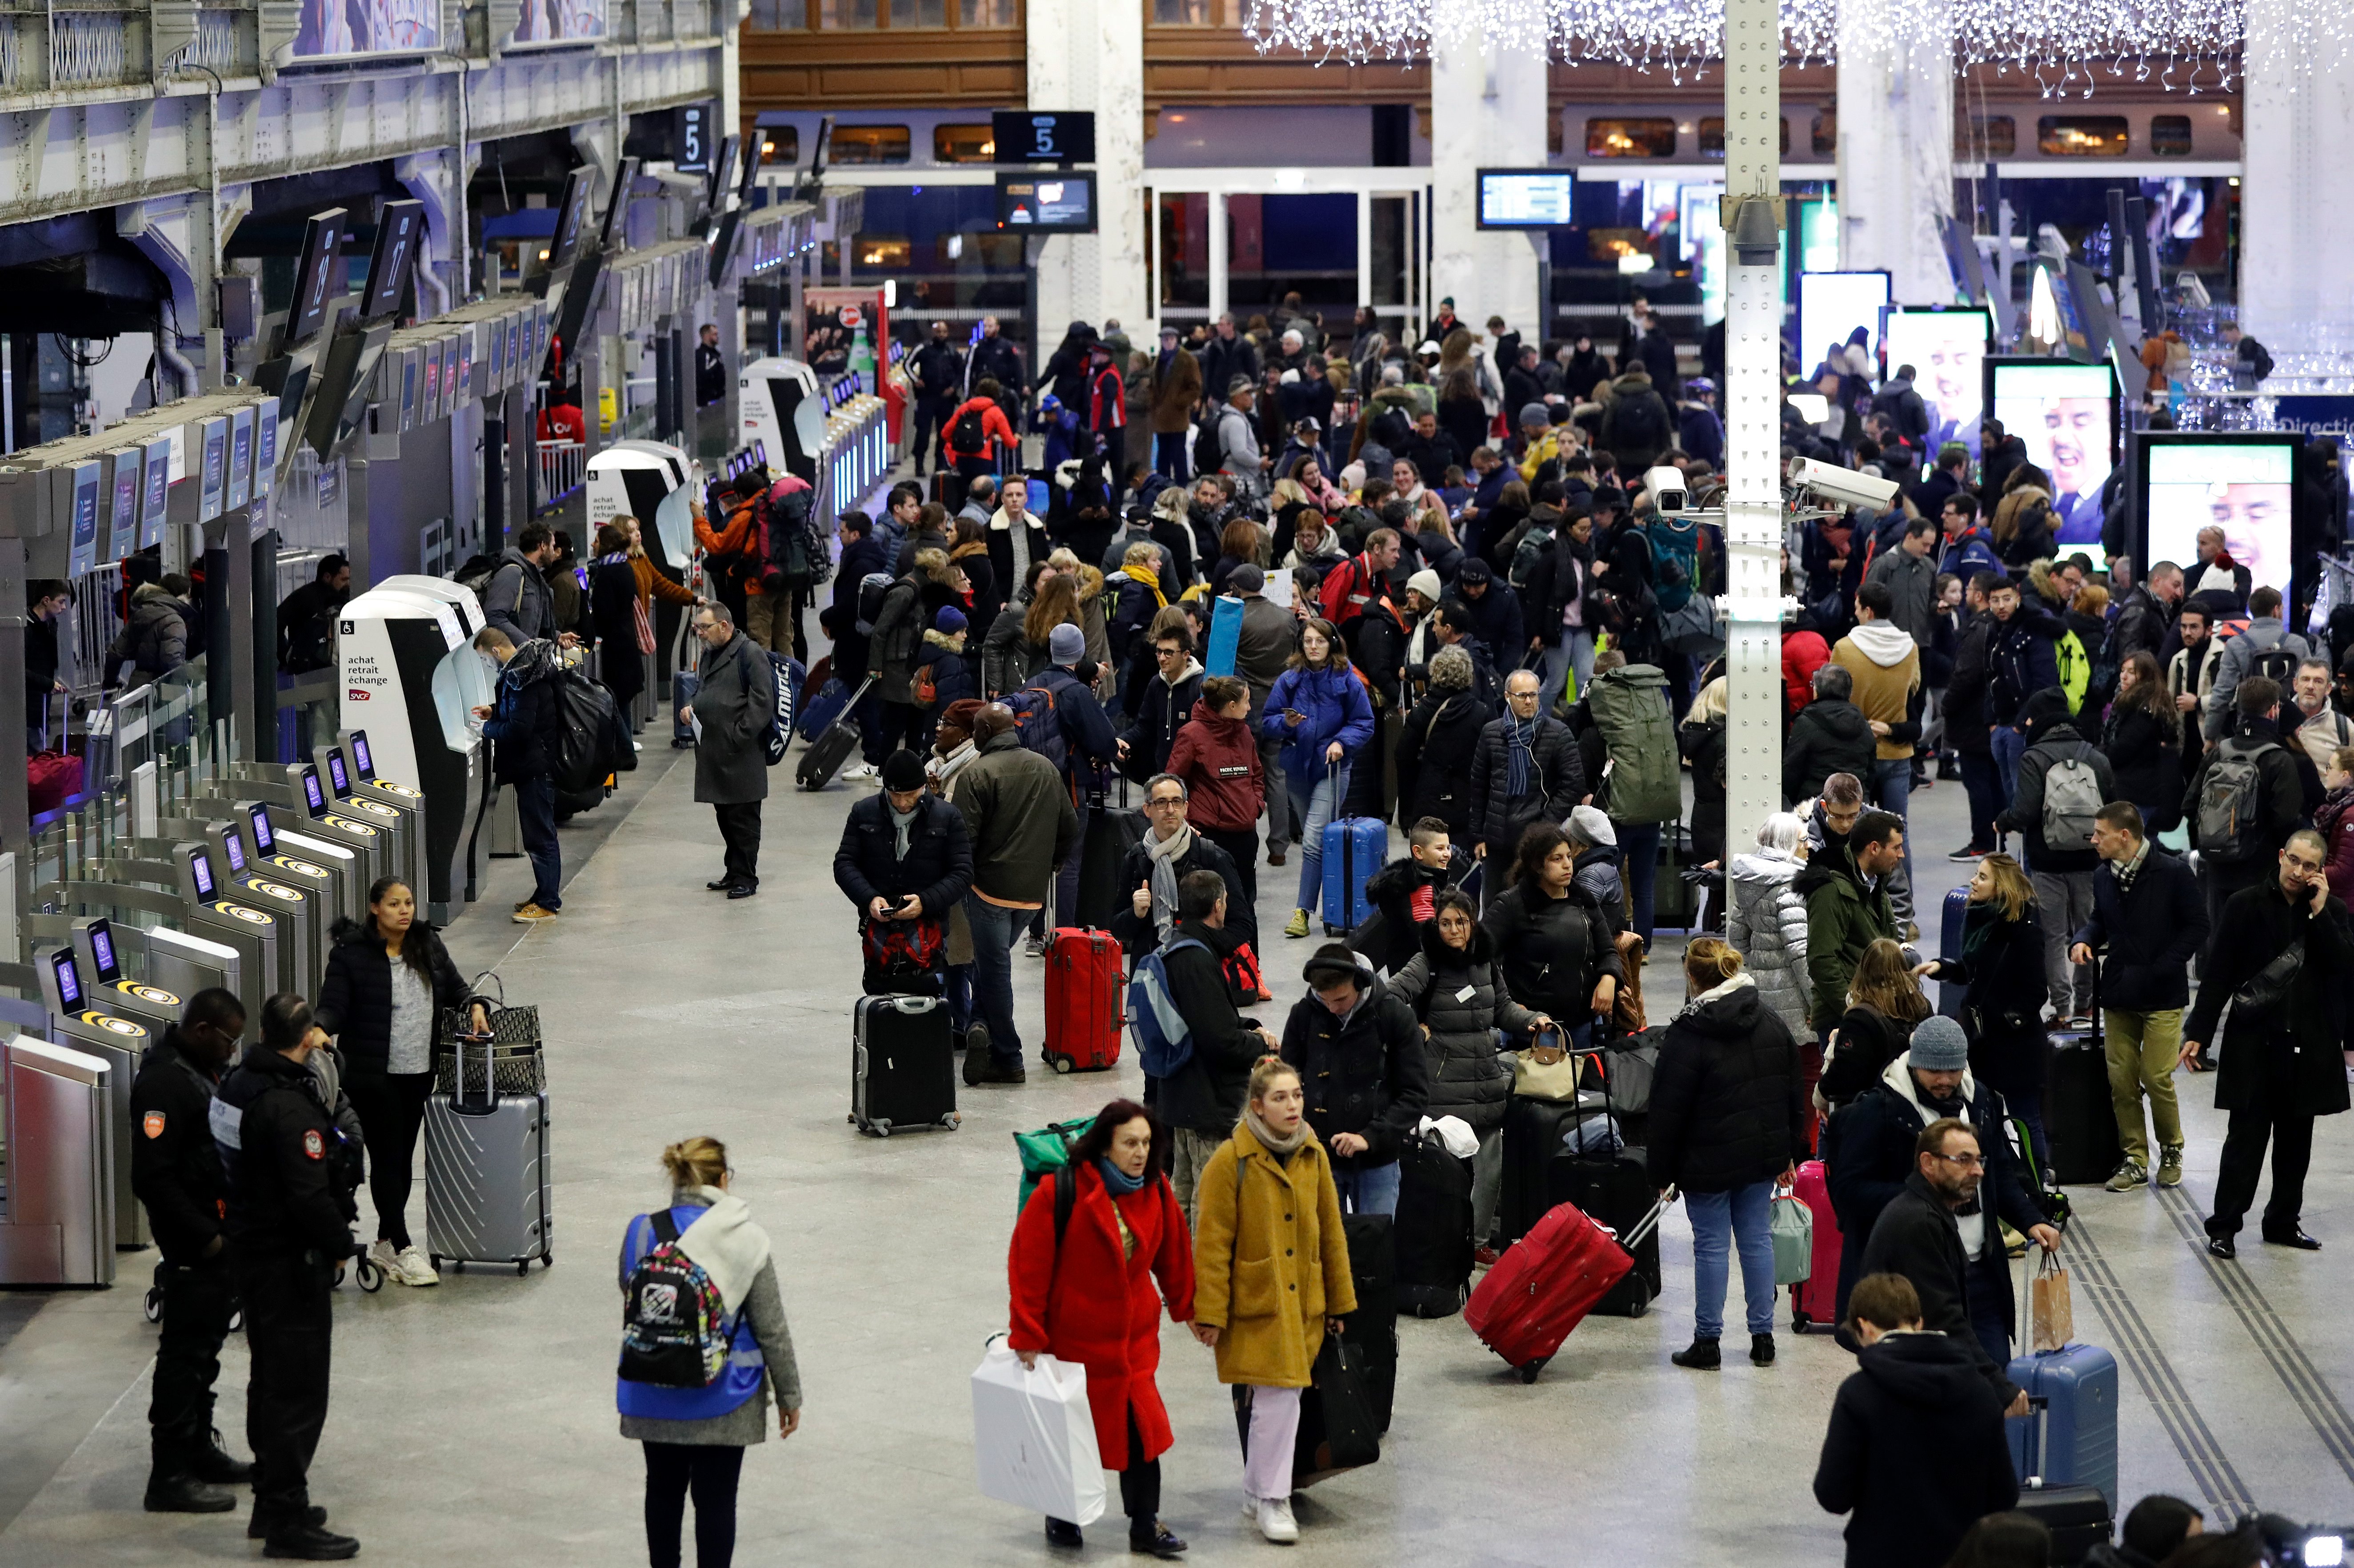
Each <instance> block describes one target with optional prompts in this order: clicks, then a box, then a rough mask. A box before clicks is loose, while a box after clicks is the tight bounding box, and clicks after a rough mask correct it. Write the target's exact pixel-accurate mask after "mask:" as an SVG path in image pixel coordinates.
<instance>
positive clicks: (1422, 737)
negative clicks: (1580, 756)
mask: <svg viewBox="0 0 2354 1568" xmlns="http://www.w3.org/2000/svg"><path fill="white" fill-rule="evenodd" d="M1488 722H1489V719H1488V709H1487V706H1486V705H1484V704H1482V703H1481V702H1480V701H1479V699H1478V698H1477V697H1475V696H1473V695H1472V694H1470V693H1469V692H1467V691H1462V690H1453V691H1434V692H1433V693H1432V694H1430V695H1428V696H1426V697H1425V698H1424V699H1423V700H1422V701H1421V702H1419V703H1417V704H1416V705H1415V708H1414V711H1413V712H1412V713H1409V714H1408V715H1406V716H1405V726H1404V727H1403V728H1402V729H1400V731H1399V732H1398V743H1397V779H1398V820H1399V821H1403V822H1406V823H1408V824H1411V823H1412V822H1413V821H1415V820H1416V819H1417V818H1420V817H1437V819H1438V820H1439V821H1442V822H1445V823H1446V824H1447V835H1448V836H1449V837H1450V838H1455V839H1459V840H1461V841H1462V842H1465V843H1467V844H1468V843H1471V842H1476V840H1477V835H1476V834H1475V833H1474V832H1473V829H1472V816H1471V797H1472V787H1471V777H1472V769H1473V764H1474V762H1475V760H1476V758H1477V757H1478V755H1479V746H1480V741H1481V736H1482V733H1483V732H1484V731H1485V730H1486V728H1487V727H1488ZM1574 749H1575V748H1573V750H1574Z"/></svg>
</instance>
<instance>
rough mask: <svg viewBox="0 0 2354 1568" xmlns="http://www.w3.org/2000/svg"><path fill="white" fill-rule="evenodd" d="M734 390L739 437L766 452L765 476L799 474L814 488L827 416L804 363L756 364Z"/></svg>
mask: <svg viewBox="0 0 2354 1568" xmlns="http://www.w3.org/2000/svg"><path fill="white" fill-rule="evenodd" d="M736 390H737V394H738V404H739V406H740V407H741V408H742V409H743V416H742V417H743V421H744V423H743V429H742V430H741V431H740V432H738V433H739V434H740V435H741V436H742V438H743V442H744V444H745V445H746V446H751V445H753V444H755V443H756V442H757V443H758V444H759V445H760V446H761V447H763V448H765V449H766V450H767V451H768V453H769V471H770V472H772V473H775V474H778V475H779V476H782V475H784V474H788V473H791V474H798V475H800V476H801V478H802V479H803V480H805V481H807V482H809V483H811V484H815V483H817V482H818V460H819V458H820V457H821V456H822V454H823V452H824V450H825V420H826V415H827V414H828V413H829V412H830V411H831V410H830V409H829V408H828V406H827V400H826V396H825V390H824V388H823V387H820V386H819V385H818V379H817V372H816V371H815V370H813V369H811V367H810V366H809V364H808V363H807V362H806V361H803V360H799V359H785V358H781V357H779V358H772V359H756V360H754V361H753V362H752V363H751V364H749V365H748V366H745V367H744V368H743V370H742V371H741V372H740V373H739V374H738V375H737V380H736Z"/></svg>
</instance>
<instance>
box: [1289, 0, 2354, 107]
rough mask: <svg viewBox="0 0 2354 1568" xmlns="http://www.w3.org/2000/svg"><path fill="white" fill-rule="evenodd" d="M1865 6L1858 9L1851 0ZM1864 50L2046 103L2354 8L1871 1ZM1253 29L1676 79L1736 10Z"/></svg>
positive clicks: (1688, 3)
mask: <svg viewBox="0 0 2354 1568" xmlns="http://www.w3.org/2000/svg"><path fill="white" fill-rule="evenodd" d="M1850 3H1854V0H1850ZM1870 6H1871V15H1870V17H1869V25H1868V26H1859V27H1857V28H1855V29H1854V36H1855V37H1857V38H1858V39H1860V40H1861V47H1863V48H1871V49H1872V50H1873V51H1874V52H1879V51H1882V50H1885V51H1888V52H1890V53H1891V54H1893V56H1894V57H1895V58H1902V59H1909V60H1921V59H1926V58H1935V53H1936V52H1937V51H1938V50H1939V49H1941V48H1943V49H1946V50H1947V51H1949V52H1950V53H1951V55H1952V57H1953V58H1954V60H1955V62H1956V65H1957V66H1959V67H1963V68H1968V67H1977V66H1991V67H1994V68H1997V69H1999V70H2000V71H2003V72H2009V71H2013V70H2015V71H2018V72H2020V73H2021V74H2023V75H2025V76H2028V77H2030V78H2031V79H2034V80H2035V81H2036V82H2037V83H2038V84H2039V85H2040V86H2041V89H2042V91H2043V93H2044V95H2045V96H2047V97H2071V96H2084V95H2089V94H2090V93H2092V92H2093V91H2094V89H2095V88H2096V87H2097V86H2098V85H2099V83H2100V82H2101V81H2102V80H2104V79H2106V80H2112V81H2119V80H2134V81H2150V80H2159V81H2163V82H2164V83H2165V84H2166V85H2167V86H2168V87H2169V88H2172V89H2177V90H2182V91H2185V92H2188V93H2198V92H2202V91H2215V90H2222V89H2227V88H2230V87H2232V86H2233V85H2235V84H2236V82H2237V81H2238V79H2239V78H2240V75H2241V72H2242V69H2243V62H2247V61H2251V60H2252V61H2253V63H2254V64H2255V66H2256V67H2257V68H2258V69H2261V70H2263V71H2264V73H2265V74H2266V76H2267V77H2268V78H2271V77H2273V76H2274V74H2275V73H2274V68H2276V67H2279V66H2281V65H2284V64H2287V63H2291V62H2296V63H2301V64H2309V65H2313V66H2317V67H2325V68H2326V67H2327V66H2328V65H2331V64H2334V63H2335V62H2336V61H2337V60H2338V59H2339V58H2342V57H2343V54H2344V51H2345V48H2346V47H2347V43H2348V39H2349V34H2354V7H2349V6H2348V5H2342V4H2331V3H2327V0H1870ZM1781 12H1782V49H1783V58H1784V59H1786V60H1787V61H1788V62H1790V63H1791V64H1794V65H1795V64H1829V63H1832V62H1833V61H1835V60H1836V59H1837V58H1838V56H1839V49H1838V42H1839V33H1840V0H1782V5H1781ZM1244 30H1245V31H1246V33H1247V34H1248V35H1249V36H1250V37H1251V38H1252V39H1253V40H1254V41H1255V42H1256V43H1257V47H1258V48H1259V50H1260V52H1261V53H1267V52H1271V51H1274V50H1278V49H1286V50H1290V51H1293V52H1296V53H1299V54H1302V55H1306V56H1309V57H1310V58H1319V59H1329V60H1346V61H1351V62H1363V61H1367V60H1405V61H1414V60H1419V59H1426V58H1428V56H1429V54H1430V51H1431V48H1432V47H1433V46H1434V45H1435V44H1444V45H1458V44H1461V43H1465V42H1470V43H1474V44H1479V45H1482V46H1484V47H1488V48H1496V49H1499V50H1501V51H1505V52H1511V53H1526V52H1530V51H1532V50H1543V51H1544V52H1545V53H1546V54H1547V55H1549V56H1550V57H1551V58H1558V59H1563V60H1570V61H1589V62H1596V63H1606V64H1613V65H1622V66H1631V67H1633V68H1635V69H1638V70H1646V71H1649V70H1659V71H1664V72H1665V73H1666V74H1667V75H1668V76H1670V78H1671V79H1674V80H1677V81H1679V82H1681V81H1682V80H1685V79H1701V78H1702V77H1704V76H1705V75H1706V73H1707V71H1708V69H1709V68H1710V67H1711V66H1712V65H1713V64H1715V63H1716V62H1717V61H1718V60H1719V59H1720V58H1722V56H1723V38H1724V5H1723V0H1250V4H1249V5H1248V7H1247V10H1246V19H1245V24H1244Z"/></svg>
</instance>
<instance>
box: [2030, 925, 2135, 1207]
mask: <svg viewBox="0 0 2354 1568" xmlns="http://www.w3.org/2000/svg"><path fill="white" fill-rule="evenodd" d="M2093 973H2094V977H2095V978H2094V983H2093V1024H2092V1027H2091V1028H2089V1029H2064V1030H2063V1029H2055V1030H2053V1031H2052V1055H2051V1058H2050V1061H2049V1064H2048V1065H2047V1066H2046V1067H2045V1070H2044V1081H2043V1136H2044V1138H2045V1139H2046V1140H2047V1141H2048V1142H2049V1143H2050V1144H2051V1146H2052V1170H2051V1172H2050V1176H2051V1180H2052V1181H2056V1182H2058V1183H2059V1184H2060V1185H2061V1186H2062V1187H2081V1186H2087V1185H2090V1184H2092V1183H2094V1182H2097V1181H2107V1180H2108V1179H2109V1176H2110V1174H2111V1173H2112V1172H2113V1171H2115V1170H2116V1168H2117V1166H2118V1165H2119V1164H2120V1163H2122V1162H2123V1160H2125V1157H2126V1150H2125V1143H2124V1141H2123V1139H2120V1138H2119V1137H2118V1135H2117V1112H2116V1104H2115V1101H2113V1100H2111V1099H2110V1098H2109V1052H2108V1046H2107V1044H2106V1043H2105V1041H2104V1040H2103V1039H2102V1038H2101V989H2100V981H2099V979H2098V977H2099V974H2100V967H2099V966H2098V965H2097V964H2095V965H2094V969H2093Z"/></svg>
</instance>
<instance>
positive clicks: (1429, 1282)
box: [1395, 1139, 1478, 1318]
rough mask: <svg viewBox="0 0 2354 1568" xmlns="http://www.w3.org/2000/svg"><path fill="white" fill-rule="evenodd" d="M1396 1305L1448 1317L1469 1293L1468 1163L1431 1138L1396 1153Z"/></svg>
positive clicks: (1418, 1313) (1417, 1313)
mask: <svg viewBox="0 0 2354 1568" xmlns="http://www.w3.org/2000/svg"><path fill="white" fill-rule="evenodd" d="M1395 1235H1396V1247H1397V1308H1398V1310H1399V1311H1401V1312H1411V1313H1413V1314H1414V1315H1415V1316H1416V1317H1417V1318H1451V1317H1453V1316H1454V1315H1455V1314H1456V1313H1458V1312H1459V1311H1461V1310H1462V1309H1463V1303H1464V1300H1465V1298H1468V1297H1469V1295H1470V1294H1471V1264H1472V1257H1471V1254H1472V1251H1473V1249H1474V1248H1475V1247H1476V1245H1478V1244H1477V1241H1476V1239H1475V1238H1474V1237H1473V1236H1472V1234H1471V1162H1470V1161H1469V1160H1458V1159H1457V1158H1455V1156H1453V1155H1452V1154H1449V1153H1447V1150H1446V1147H1445V1146H1444V1145H1442V1144H1440V1143H1438V1142H1437V1141H1436V1140H1435V1139H1433V1140H1428V1141H1425V1140H1422V1139H1416V1140H1414V1141H1411V1142H1409V1143H1407V1145H1406V1146H1405V1148H1404V1149H1403V1150H1399V1152H1398V1206H1397V1226H1396V1231H1395Z"/></svg>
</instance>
